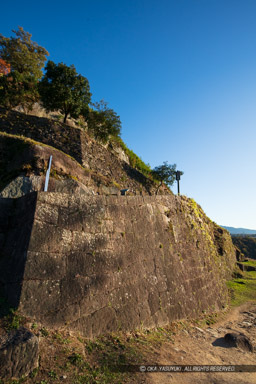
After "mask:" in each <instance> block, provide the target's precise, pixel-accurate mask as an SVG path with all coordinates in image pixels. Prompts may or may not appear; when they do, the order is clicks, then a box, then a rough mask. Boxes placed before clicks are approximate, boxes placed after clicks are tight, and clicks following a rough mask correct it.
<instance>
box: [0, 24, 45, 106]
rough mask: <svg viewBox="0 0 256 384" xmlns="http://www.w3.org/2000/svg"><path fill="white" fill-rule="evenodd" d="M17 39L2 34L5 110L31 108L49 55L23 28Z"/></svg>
mask: <svg viewBox="0 0 256 384" xmlns="http://www.w3.org/2000/svg"><path fill="white" fill-rule="evenodd" d="M13 32H14V33H15V34H16V37H11V38H8V37H4V36H3V35H2V34H0V65H1V73H2V74H4V75H5V76H0V104H1V105H3V106H4V107H6V108H13V107H16V106H17V105H22V106H23V107H24V109H25V110H26V109H31V108H32V105H33V104H34V102H36V101H37V100H38V99H39V94H38V91H37V82H38V80H39V79H40V78H41V77H42V75H43V72H42V68H43V66H44V62H45V60H46V56H47V55H48V52H47V51H46V50H45V49H44V48H43V47H40V46H39V45H38V44H37V43H35V42H33V41H31V36H32V35H31V34H30V33H28V32H25V31H24V30H23V28H22V27H19V30H18V31H13Z"/></svg>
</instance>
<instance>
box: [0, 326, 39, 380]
mask: <svg viewBox="0 0 256 384" xmlns="http://www.w3.org/2000/svg"><path fill="white" fill-rule="evenodd" d="M38 356H39V345H38V338H37V337H36V336H35V335H34V334H33V333H31V332H30V331H29V330H28V329H26V328H23V327H22V328H20V329H18V330H13V331H11V332H9V333H8V334H6V335H5V336H2V337H1V338H0V378H2V379H10V378H16V379H18V378H20V377H21V376H23V375H24V376H27V375H28V374H29V373H30V372H31V371H32V370H33V369H34V368H36V367H37V366H38Z"/></svg>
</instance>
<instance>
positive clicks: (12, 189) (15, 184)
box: [0, 175, 117, 198]
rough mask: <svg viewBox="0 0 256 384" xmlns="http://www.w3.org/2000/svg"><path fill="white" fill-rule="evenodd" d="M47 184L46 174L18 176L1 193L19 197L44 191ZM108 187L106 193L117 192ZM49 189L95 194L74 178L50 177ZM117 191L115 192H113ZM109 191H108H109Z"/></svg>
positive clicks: (7, 196)
mask: <svg viewBox="0 0 256 384" xmlns="http://www.w3.org/2000/svg"><path fill="white" fill-rule="evenodd" d="M44 184H45V176H33V175H32V176H18V177H16V178H15V179H14V180H12V181H11V182H10V183H9V184H8V185H7V186H6V187H5V188H4V189H3V190H2V191H1V193H0V197H5V198H18V197H21V196H24V195H26V194H27V193H30V192H34V191H43V190H44ZM105 188H106V191H105V192H106V194H117V191H116V189H113V188H112V189H111V188H107V187H105ZM48 189H49V191H54V192H61V193H74V194H85V195H93V194H95V192H94V191H93V189H92V188H91V189H90V188H88V187H86V186H85V185H83V184H82V183H80V182H79V181H76V180H72V179H66V180H55V179H53V178H51V179H50V182H49V186H48ZM113 191H115V193H114V192H113ZM107 192H108V193H107Z"/></svg>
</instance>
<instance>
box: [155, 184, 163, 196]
mask: <svg viewBox="0 0 256 384" xmlns="http://www.w3.org/2000/svg"><path fill="white" fill-rule="evenodd" d="M162 185H163V182H162V181H161V183H160V184H159V185H158V187H157V189H156V195H157V194H158V191H159V188H160V187H161V186H162Z"/></svg>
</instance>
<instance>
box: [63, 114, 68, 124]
mask: <svg viewBox="0 0 256 384" xmlns="http://www.w3.org/2000/svg"><path fill="white" fill-rule="evenodd" d="M67 117H68V112H65V115H64V119H63V123H66V120H67Z"/></svg>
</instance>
